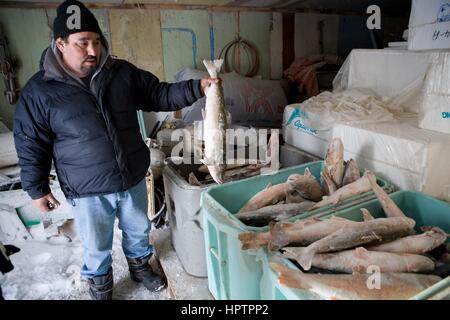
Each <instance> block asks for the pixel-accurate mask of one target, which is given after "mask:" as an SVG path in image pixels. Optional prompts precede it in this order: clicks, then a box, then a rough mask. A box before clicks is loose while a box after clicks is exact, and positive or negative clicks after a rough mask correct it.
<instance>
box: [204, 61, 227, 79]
mask: <svg viewBox="0 0 450 320" xmlns="http://www.w3.org/2000/svg"><path fill="white" fill-rule="evenodd" d="M222 63H223V59H216V60H203V64H204V65H205V67H206V70H208V73H209V75H210V76H211V78H213V79H217V78H218V76H219V72H220V68H222Z"/></svg>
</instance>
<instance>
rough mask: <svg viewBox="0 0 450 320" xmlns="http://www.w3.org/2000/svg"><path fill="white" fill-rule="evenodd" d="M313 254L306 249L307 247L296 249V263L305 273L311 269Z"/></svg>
mask: <svg viewBox="0 0 450 320" xmlns="http://www.w3.org/2000/svg"><path fill="white" fill-rule="evenodd" d="M313 257H314V252H312V251H311V250H309V249H308V247H298V248H297V262H298V263H299V264H300V265H301V266H302V268H303V269H304V270H305V271H308V270H309V269H311V264H312V260H313Z"/></svg>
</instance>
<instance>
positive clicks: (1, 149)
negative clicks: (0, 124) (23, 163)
mask: <svg viewBox="0 0 450 320" xmlns="http://www.w3.org/2000/svg"><path fill="white" fill-rule="evenodd" d="M18 161H19V159H18V158H17V152H16V147H15V146H14V134H13V132H11V131H10V132H5V133H0V168H4V167H8V166H13V165H15V164H17V162H18Z"/></svg>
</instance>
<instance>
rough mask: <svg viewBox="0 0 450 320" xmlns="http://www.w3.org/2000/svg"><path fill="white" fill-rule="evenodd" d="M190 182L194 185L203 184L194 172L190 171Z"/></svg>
mask: <svg viewBox="0 0 450 320" xmlns="http://www.w3.org/2000/svg"><path fill="white" fill-rule="evenodd" d="M189 184H190V185H192V186H201V185H202V183H201V182H200V181H199V180H198V179H197V177H196V176H195V173H194V172H191V173H189Z"/></svg>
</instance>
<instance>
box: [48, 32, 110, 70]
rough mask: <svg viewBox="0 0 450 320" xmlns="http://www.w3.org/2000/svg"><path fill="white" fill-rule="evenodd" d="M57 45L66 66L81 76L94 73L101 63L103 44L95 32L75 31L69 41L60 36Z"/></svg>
mask: <svg viewBox="0 0 450 320" xmlns="http://www.w3.org/2000/svg"><path fill="white" fill-rule="evenodd" d="M56 45H57V47H58V49H59V50H60V51H61V54H62V58H63V61H64V63H65V64H66V66H67V67H68V68H69V69H70V70H71V71H73V72H74V73H75V74H76V75H77V76H78V77H80V78H83V77H86V76H88V75H90V74H91V73H93V72H94V71H95V69H96V68H97V67H98V64H99V63H100V58H101V53H102V45H101V42H100V36H99V35H98V34H97V33H95V32H78V33H73V34H71V35H69V37H68V38H67V42H65V41H64V40H63V39H62V38H58V39H57V40H56Z"/></svg>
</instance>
